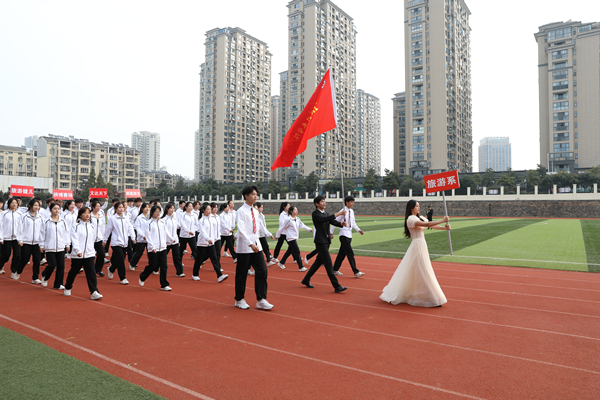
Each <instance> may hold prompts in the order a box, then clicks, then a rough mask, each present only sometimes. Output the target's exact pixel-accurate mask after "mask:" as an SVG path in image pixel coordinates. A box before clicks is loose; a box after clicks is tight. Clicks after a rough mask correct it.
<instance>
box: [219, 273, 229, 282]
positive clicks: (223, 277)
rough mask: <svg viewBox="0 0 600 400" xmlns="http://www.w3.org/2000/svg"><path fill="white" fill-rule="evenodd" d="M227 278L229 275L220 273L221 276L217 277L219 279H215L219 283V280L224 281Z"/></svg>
mask: <svg viewBox="0 0 600 400" xmlns="http://www.w3.org/2000/svg"><path fill="white" fill-rule="evenodd" d="M227 278H229V275H221V276H220V277H219V279H217V280H218V282H219V283H221V282H223V281H224V280H225V279H227Z"/></svg>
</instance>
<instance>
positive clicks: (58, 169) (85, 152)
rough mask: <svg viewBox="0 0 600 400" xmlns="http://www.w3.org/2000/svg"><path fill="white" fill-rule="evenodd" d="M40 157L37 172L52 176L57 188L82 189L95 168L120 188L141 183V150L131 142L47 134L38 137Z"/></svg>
mask: <svg viewBox="0 0 600 400" xmlns="http://www.w3.org/2000/svg"><path fill="white" fill-rule="evenodd" d="M37 157H38V158H37V164H38V176H41V177H49V178H52V179H53V185H54V189H67V190H73V191H78V190H81V189H83V187H84V186H85V182H86V181H87V179H88V178H89V175H90V171H91V169H92V168H94V169H95V173H96V176H97V175H98V173H101V174H102V177H103V178H104V180H105V181H106V182H110V183H112V185H113V188H114V189H115V190H116V191H117V192H124V191H125V189H138V188H139V185H140V153H139V152H138V151H137V150H135V149H132V148H130V147H129V146H128V145H124V144H120V143H119V144H111V143H108V142H101V143H93V142H90V141H89V140H87V139H77V138H75V137H73V136H69V137H66V136H59V135H48V136H41V137H40V138H39V139H38V144H37Z"/></svg>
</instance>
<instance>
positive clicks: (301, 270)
mask: <svg viewBox="0 0 600 400" xmlns="http://www.w3.org/2000/svg"><path fill="white" fill-rule="evenodd" d="M298 271H300V272H304V271H306V267H302V268H299V269H298Z"/></svg>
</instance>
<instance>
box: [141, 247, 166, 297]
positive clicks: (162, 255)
mask: <svg viewBox="0 0 600 400" xmlns="http://www.w3.org/2000/svg"><path fill="white" fill-rule="evenodd" d="M148 260H150V264H149V265H147V266H146V268H144V271H143V272H142V273H141V274H140V279H141V280H142V282H145V281H146V279H148V277H149V276H150V274H151V273H152V271H154V270H155V269H157V270H160V275H159V278H160V287H161V288H164V287H167V286H169V281H167V249H165V250H163V251H157V252H156V253H153V252H151V251H149V252H148Z"/></svg>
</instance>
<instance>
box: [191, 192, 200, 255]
mask: <svg viewBox="0 0 600 400" xmlns="http://www.w3.org/2000/svg"><path fill="white" fill-rule="evenodd" d="M192 214H193V215H194V217H195V218H196V231H195V232H194V233H195V238H194V240H195V241H196V243H198V220H199V219H200V217H202V215H201V214H200V202H199V201H198V200H194V201H193V202H192ZM197 247H198V246H197V245H196V251H197ZM195 257H196V254H192V260H193V259H194V258H195Z"/></svg>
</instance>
